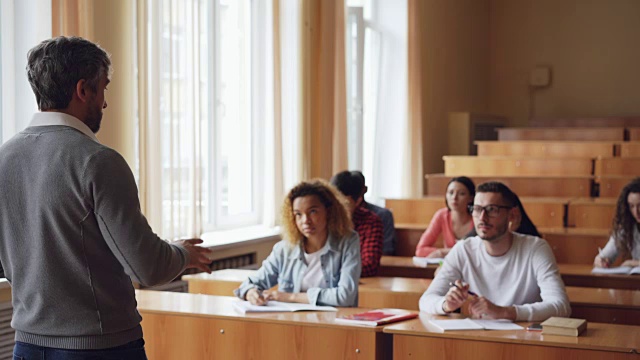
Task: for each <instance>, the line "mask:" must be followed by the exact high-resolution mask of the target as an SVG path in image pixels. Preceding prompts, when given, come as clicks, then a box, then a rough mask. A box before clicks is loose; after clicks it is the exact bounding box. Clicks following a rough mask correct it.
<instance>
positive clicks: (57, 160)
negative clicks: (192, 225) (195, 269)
mask: <svg viewBox="0 0 640 360" xmlns="http://www.w3.org/2000/svg"><path fill="white" fill-rule="evenodd" d="M0 189H1V190H0V262H1V265H2V268H3V269H0V270H4V276H6V278H7V279H8V280H9V282H10V283H11V286H12V296H13V299H12V300H13V320H12V321H11V326H12V327H13V328H15V329H16V340H17V341H22V342H26V343H30V344H34V345H39V346H46V347H56V348H66V349H102V348H109V347H114V346H119V345H122V344H126V343H128V342H130V341H134V340H137V339H140V338H141V337H142V328H141V326H140V321H141V317H140V315H139V314H138V311H137V310H136V300H135V292H134V288H133V286H132V283H131V279H133V280H135V281H137V282H139V283H140V284H143V285H155V284H160V283H166V282H169V281H171V280H172V279H173V278H175V277H176V276H178V275H179V274H180V273H181V272H182V271H183V270H184V269H185V267H186V265H187V264H188V256H189V255H188V252H187V250H186V249H184V248H183V247H179V246H176V245H172V244H169V243H167V242H165V241H163V240H161V239H160V238H158V236H156V234H154V233H153V231H152V230H151V228H150V227H149V225H148V223H147V220H146V219H145V217H144V216H143V215H142V213H141V212H140V202H139V199H138V190H137V187H136V184H135V181H134V178H133V175H132V173H131V170H130V169H129V166H128V165H127V163H126V162H125V160H124V159H123V158H122V156H120V154H118V153H117V152H116V151H114V150H112V149H110V148H108V147H106V146H104V145H101V144H99V143H98V142H96V141H94V140H92V139H91V138H90V137H88V136H87V135H85V134H83V133H82V132H80V131H78V130H76V129H74V128H73V127H69V126H34V127H28V128H27V129H25V130H24V131H22V132H20V133H19V134H17V135H16V136H14V137H13V138H12V139H11V140H9V141H8V142H7V143H6V144H4V145H3V146H2V147H0ZM0 276H2V274H1V273H0Z"/></svg>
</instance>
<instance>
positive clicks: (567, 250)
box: [395, 223, 609, 264]
mask: <svg viewBox="0 0 640 360" xmlns="http://www.w3.org/2000/svg"><path fill="white" fill-rule="evenodd" d="M425 230H426V226H424V225H422V226H421V225H415V224H399V223H396V239H397V241H396V253H395V255H397V256H413V255H414V254H415V252H416V246H417V245H418V241H419V240H420V235H422V233H423V232H424V231H425ZM538 231H539V232H540V234H541V235H542V237H543V238H544V239H545V240H547V242H548V243H549V246H551V249H552V250H553V254H554V255H555V257H556V261H557V262H558V263H565V264H592V263H593V259H594V258H595V256H596V255H597V254H598V247H600V248H602V247H604V246H605V245H606V244H607V241H608V240H609V230H607V229H571V228H538ZM434 246H435V247H442V246H443V243H442V240H441V239H438V241H437V242H436V243H435V245H434Z"/></svg>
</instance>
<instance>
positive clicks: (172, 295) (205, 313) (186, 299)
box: [136, 290, 382, 332]
mask: <svg viewBox="0 0 640 360" xmlns="http://www.w3.org/2000/svg"><path fill="white" fill-rule="evenodd" d="M136 300H137V301H138V311H140V312H141V313H142V314H143V317H144V313H153V314H163V315H187V316H197V317H205V318H214V319H224V320H234V319H235V320H243V321H249V322H263V323H264V322H266V323H278V324H290V325H307V326H321V327H349V328H357V329H360V330H364V331H374V332H380V331H382V327H381V326H378V327H364V326H353V325H344V324H336V323H335V319H336V317H340V316H344V315H350V314H356V313H359V312H364V311H367V310H371V309H365V308H338V311H337V312H329V311H297V312H269V313H247V314H242V313H240V312H238V311H236V310H235V309H234V306H233V303H234V302H239V301H241V300H240V299H238V298H235V297H231V296H215V295H202V294H188V293H177V292H164V291H153V290H136Z"/></svg>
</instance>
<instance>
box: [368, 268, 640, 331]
mask: <svg viewBox="0 0 640 360" xmlns="http://www.w3.org/2000/svg"><path fill="white" fill-rule="evenodd" d="M430 284H431V279H412V278H383V277H371V278H363V279H361V280H360V286H359V290H358V296H359V306H362V307H372V308H377V307H398V308H401V309H409V310H418V302H419V300H420V297H421V296H422V294H423V293H424V292H425V291H426V290H427V288H428V287H429V285H430ZM566 289H567V295H568V296H569V302H570V303H571V309H572V315H571V316H573V317H577V318H584V319H587V320H588V321H596V322H606V323H616V324H628V325H640V291H634V290H621V289H600V288H581V287H573V286H567V288H566Z"/></svg>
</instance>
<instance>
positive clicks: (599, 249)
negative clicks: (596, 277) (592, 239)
mask: <svg viewBox="0 0 640 360" xmlns="http://www.w3.org/2000/svg"><path fill="white" fill-rule="evenodd" d="M598 256H599V257H600V261H601V262H602V263H603V264H604V265H605V267H609V259H608V258H606V257H604V256H603V255H602V249H601V248H600V247H598Z"/></svg>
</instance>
